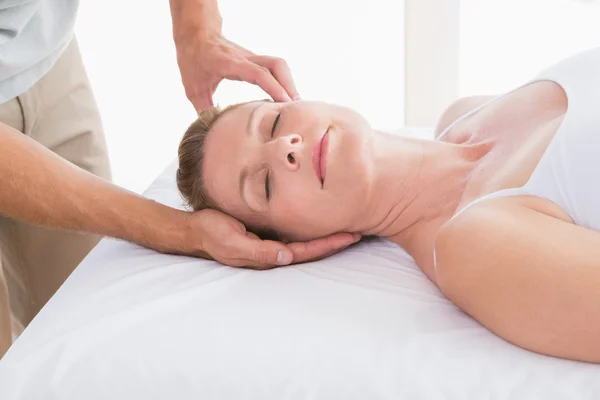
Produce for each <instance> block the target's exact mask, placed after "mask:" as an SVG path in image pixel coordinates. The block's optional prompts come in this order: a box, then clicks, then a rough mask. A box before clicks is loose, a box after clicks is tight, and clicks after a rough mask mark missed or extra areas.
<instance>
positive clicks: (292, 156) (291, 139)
mask: <svg viewBox="0 0 600 400" xmlns="http://www.w3.org/2000/svg"><path fill="white" fill-rule="evenodd" d="M276 142H277V144H276V149H275V159H276V161H277V162H278V163H281V162H283V165H284V166H285V168H287V169H289V170H291V171H297V170H298V168H300V156H301V151H302V148H303V143H302V142H303V141H302V136H300V135H298V134H295V133H294V134H290V135H286V136H281V137H279V138H278V139H277V140H276Z"/></svg>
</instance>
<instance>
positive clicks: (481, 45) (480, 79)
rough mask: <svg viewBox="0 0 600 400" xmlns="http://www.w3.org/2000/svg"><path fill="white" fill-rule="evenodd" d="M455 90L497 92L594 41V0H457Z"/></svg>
mask: <svg viewBox="0 0 600 400" xmlns="http://www.w3.org/2000/svg"><path fill="white" fill-rule="evenodd" d="M460 8H461V11H460V55H459V63H460V64H459V65H460V67H459V71H460V74H459V95H460V96H467V95H473V94H497V93H501V92H504V91H507V90H510V89H512V88H514V87H515V86H518V85H519V84H521V83H524V82H525V81H527V80H529V79H531V78H533V77H534V76H535V75H536V74H537V73H538V72H539V71H541V70H542V69H544V68H545V67H547V66H549V65H551V64H552V63H554V62H556V61H558V60H560V59H562V58H564V57H567V56H569V55H572V54H574V53H577V52H579V51H582V50H585V49H588V48H591V47H596V46H599V45H600V2H599V1H597V0H502V1H499V0H461V4H460Z"/></svg>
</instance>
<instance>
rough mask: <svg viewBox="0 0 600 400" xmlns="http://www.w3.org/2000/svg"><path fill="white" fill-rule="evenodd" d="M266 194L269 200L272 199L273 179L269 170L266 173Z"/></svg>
mask: <svg viewBox="0 0 600 400" xmlns="http://www.w3.org/2000/svg"><path fill="white" fill-rule="evenodd" d="M265 196H266V197H267V200H270V199H271V181H270V180H269V171H267V173H266V175H265Z"/></svg>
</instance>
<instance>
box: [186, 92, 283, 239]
mask: <svg viewBox="0 0 600 400" xmlns="http://www.w3.org/2000/svg"><path fill="white" fill-rule="evenodd" d="M264 101H271V100H264ZM248 103H249V102H245V103H238V104H232V105H230V106H228V107H226V108H224V109H221V108H219V107H218V106H217V107H211V108H208V109H206V110H203V111H201V112H200V114H199V115H198V118H197V119H196V121H194V122H193V123H192V124H191V125H190V126H189V128H188V129H187V130H186V132H185V134H184V135H183V138H182V139H181V142H180V143H179V151H178V154H179V168H178V169H177V177H176V180H177V188H178V189H179V192H180V193H181V195H182V196H183V198H184V200H185V201H186V202H187V203H188V205H189V206H190V207H191V208H192V209H193V210H194V211H199V210H203V209H206V208H211V209H214V210H217V211H221V212H224V211H223V210H222V209H221V208H219V206H218V205H217V204H216V203H215V202H214V201H213V199H211V198H210V196H209V195H208V193H207V192H206V187H205V184H204V176H203V173H202V164H203V161H204V144H205V141H206V137H207V136H208V133H209V131H210V130H211V129H212V127H213V126H214V125H215V123H216V122H217V121H218V120H219V118H220V117H221V116H223V114H225V113H226V112H228V111H232V110H235V109H236V108H238V107H240V106H243V105H245V104H248ZM254 233H255V234H256V235H258V236H259V237H261V238H268V239H275V238H276V237H277V234H276V233H275V232H271V231H260V233H259V232H256V231H254Z"/></svg>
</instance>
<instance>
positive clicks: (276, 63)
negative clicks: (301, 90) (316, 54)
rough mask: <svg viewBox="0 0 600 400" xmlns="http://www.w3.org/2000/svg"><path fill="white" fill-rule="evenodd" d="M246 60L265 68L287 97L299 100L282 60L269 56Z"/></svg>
mask: <svg viewBox="0 0 600 400" xmlns="http://www.w3.org/2000/svg"><path fill="white" fill-rule="evenodd" d="M248 59H249V60H250V61H252V62H254V63H256V64H258V65H260V66H263V67H265V68H267V69H268V70H269V71H270V72H271V74H272V75H273V77H274V78H275V79H276V80H277V82H279V84H280V85H281V86H282V87H283V88H284V89H285V91H286V92H287V94H288V96H290V98H292V99H293V100H300V95H299V94H298V91H297V90H296V84H295V83H294V79H293V78H292V72H291V71H290V67H289V66H288V64H287V62H286V61H285V60H284V59H283V58H278V57H269V56H252V57H248Z"/></svg>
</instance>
